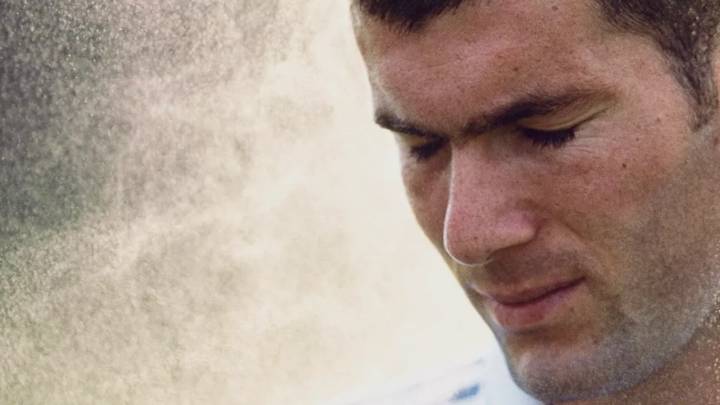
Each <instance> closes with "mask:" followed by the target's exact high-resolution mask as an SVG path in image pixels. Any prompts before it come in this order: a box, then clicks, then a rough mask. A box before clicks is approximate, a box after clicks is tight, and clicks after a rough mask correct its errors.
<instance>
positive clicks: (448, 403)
mask: <svg viewBox="0 0 720 405" xmlns="http://www.w3.org/2000/svg"><path fill="white" fill-rule="evenodd" d="M346 404H347V405H541V403H540V402H538V401H537V400H535V399H533V398H532V397H530V396H529V395H527V394H526V393H525V392H523V391H522V390H521V389H520V388H518V386H517V385H516V384H515V382H514V381H513V380H512V377H511V376H510V371H509V370H508V368H507V365H506V363H505V359H504V357H503V355H502V353H501V351H500V348H499V347H498V346H497V345H494V346H493V347H492V348H491V349H490V350H488V351H487V352H485V353H484V354H483V355H481V356H480V357H479V358H478V359H476V360H475V361H473V362H471V363H469V364H465V365H462V366H459V367H455V368H452V369H450V370H447V371H444V372H442V373H438V374H437V375H436V376H434V377H430V378H425V379H420V380H419V381H417V382H415V383H412V384H409V385H407V386H405V387H401V388H399V389H395V390H390V392H387V393H384V394H380V395H376V396H370V397H367V398H365V399H364V400H361V401H351V402H346Z"/></svg>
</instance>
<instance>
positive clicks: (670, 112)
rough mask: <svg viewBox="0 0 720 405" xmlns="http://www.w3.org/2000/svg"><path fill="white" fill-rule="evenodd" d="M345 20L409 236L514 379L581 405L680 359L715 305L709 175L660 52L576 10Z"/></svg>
mask: <svg viewBox="0 0 720 405" xmlns="http://www.w3.org/2000/svg"><path fill="white" fill-rule="evenodd" d="M356 17H357V20H356V33H357V36H358V42H359V44H360V48H361V51H362V53H363V56H364V58H365V61H366V63H367V66H368V71H369V76H370V82H371V85H372V89H373V94H374V99H375V104H376V108H377V110H378V117H379V119H378V121H379V123H380V124H381V125H383V126H385V127H388V128H391V129H393V130H394V132H395V133H396V137H397V140H398V144H399V146H400V150H401V159H402V173H403V179H404V183H405V186H406V188H407V193H408V196H409V199H410V202H411V205H412V207H413V210H414V212H415V215H416V217H417V219H418V222H419V224H420V225H421V227H422V229H423V230H424V231H425V233H426V234H427V236H428V237H429V238H430V239H431V241H432V242H433V243H434V244H435V246H436V247H437V248H438V250H439V251H440V252H441V253H442V255H443V257H444V258H445V260H446V261H447V263H448V264H449V266H450V268H451V269H452V270H453V272H454V274H455V275H456V277H457V278H458V280H459V281H460V283H461V284H462V286H463V288H464V289H465V291H466V293H467V295H468V297H469V298H470V300H471V301H472V303H473V305H474V306H475V308H476V309H477V310H478V312H479V313H480V314H481V315H482V316H483V318H484V319H485V320H486V321H487V323H488V324H489V325H490V327H491V329H492V330H493V332H494V333H495V335H496V337H497V338H498V340H499V341H500V343H501V345H502V347H503V350H504V351H505V354H506V357H507V360H508V364H509V366H510V368H511V370H512V372H513V375H514V376H515V378H516V380H517V382H518V383H519V384H520V385H521V386H522V387H523V388H524V389H526V390H527V391H529V392H530V393H531V394H534V395H535V396H536V397H538V398H541V399H545V400H549V401H562V400H571V399H581V398H591V397H596V396H601V395H606V394H611V393H613V392H617V391H620V390H624V389H627V388H629V387H632V386H634V385H637V384H639V383H640V382H642V381H643V380H645V379H646V378H647V377H648V376H649V375H651V374H652V373H653V372H655V371H657V370H658V369H659V368H660V367H661V366H663V365H664V364H666V363H667V362H668V361H670V360H671V359H672V358H673V357H674V356H675V355H676V354H678V353H679V352H681V350H682V349H683V347H684V346H685V345H686V344H687V343H688V342H689V341H690V339H691V337H692V336H693V335H694V334H695V333H696V332H697V331H698V330H699V329H700V328H702V327H703V324H704V323H705V320H706V319H707V317H708V315H709V314H710V313H711V312H712V311H713V310H714V308H715V298H716V297H715V296H714V291H716V290H718V285H720V282H719V277H718V273H719V271H718V267H717V263H716V262H717V260H716V257H717V255H718V253H719V252H720V250H719V249H718V246H717V243H716V242H715V238H716V235H720V229H719V224H720V220H719V219H718V218H720V217H719V216H718V209H717V206H718V205H719V204H717V198H718V197H717V196H720V193H719V191H720V190H718V188H720V187H718V186H719V185H720V181H719V180H720V179H719V178H718V177H720V176H718V173H719V170H718V165H717V160H718V159H717V144H716V137H715V133H714V132H715V131H712V130H711V128H710V127H706V128H705V129H702V130H697V131H695V130H693V116H692V112H693V110H692V107H691V105H690V103H689V101H688V100H689V98H688V95H687V92H686V91H685V90H683V89H682V88H681V87H680V85H679V84H678V82H677V80H676V78H675V76H673V74H672V73H671V69H670V67H669V66H670V65H669V64H668V62H667V59H666V58H665V56H664V54H663V53H662V52H661V51H660V50H659V49H658V48H657V47H656V46H655V45H654V43H653V42H652V41H651V40H650V39H648V38H645V37H641V36H637V35H632V34H629V33H621V32H618V31H615V30H614V29H612V28H610V27H609V26H608V25H607V24H606V23H605V22H604V20H603V19H602V17H601V15H600V13H599V11H598V10H597V9H596V8H595V7H594V6H593V4H591V3H590V2H585V1H582V2H559V1H558V2H556V1H519V0H510V1H503V2H468V4H466V5H464V6H462V7H461V8H460V9H459V10H458V11H457V12H456V13H450V14H446V15H443V16H440V17H438V18H436V19H434V20H432V21H431V22H430V23H429V24H428V25H427V26H425V27H424V28H423V29H422V30H420V31H418V32H413V33H401V32H399V31H398V30H397V29H396V28H394V27H391V26H388V25H386V24H385V23H382V22H378V21H375V20H373V19H371V18H369V17H366V16H363V15H357V16H356Z"/></svg>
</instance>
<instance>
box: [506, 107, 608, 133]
mask: <svg viewBox="0 0 720 405" xmlns="http://www.w3.org/2000/svg"><path fill="white" fill-rule="evenodd" d="M607 109H608V108H607V106H597V107H596V108H588V109H586V110H585V111H583V112H582V113H581V114H573V113H575V112H577V110H578V108H570V109H569V110H566V111H559V112H556V113H551V114H548V115H544V116H537V117H532V118H528V119H525V120H521V121H518V123H517V124H518V126H519V127H521V128H529V129H533V130H535V131H541V132H554V131H567V130H570V129H574V128H577V127H579V126H580V125H582V124H584V123H586V122H588V121H590V120H593V119H595V118H597V117H598V116H599V115H601V114H603V113H604V112H606V111H607ZM565 117H566V118H565Z"/></svg>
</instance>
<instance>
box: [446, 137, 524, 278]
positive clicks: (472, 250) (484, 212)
mask: <svg viewBox="0 0 720 405" xmlns="http://www.w3.org/2000/svg"><path fill="white" fill-rule="evenodd" d="M486 155H487V153H483V151H482V150H478V148H476V147H471V146H466V147H462V148H459V149H458V150H455V151H453V155H452V162H451V176H450V189H449V195H448V203H447V207H446V212H445V223H444V229H443V231H444V234H443V243H444V248H445V251H446V253H447V254H448V255H449V256H450V257H451V258H452V259H453V260H454V261H456V262H457V263H459V264H462V265H465V266H481V265H483V264H484V263H486V262H487V261H488V260H489V259H490V258H491V256H492V254H493V253H495V252H497V251H499V250H502V249H505V248H509V247H512V246H516V245H521V244H524V243H527V242H529V241H530V240H532V239H533V238H534V236H535V229H534V225H533V223H532V222H533V221H532V217H531V213H530V212H528V211H527V209H528V207H524V206H523V205H524V204H523V199H524V197H523V190H522V189H521V187H523V183H524V182H523V181H522V179H521V178H519V176H521V175H522V173H518V171H517V169H516V167H515V166H516V165H513V163H511V162H506V161H503V160H501V159H496V158H489V157H488V156H486Z"/></svg>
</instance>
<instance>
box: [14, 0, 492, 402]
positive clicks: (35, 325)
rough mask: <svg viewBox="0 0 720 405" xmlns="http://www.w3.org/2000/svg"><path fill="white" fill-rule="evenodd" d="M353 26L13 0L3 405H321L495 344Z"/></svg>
mask: <svg viewBox="0 0 720 405" xmlns="http://www.w3.org/2000/svg"><path fill="white" fill-rule="evenodd" d="M347 8H348V5H347V3H346V2H345V1H328V0H322V1H320V0H308V1H297V0H295V1H289V0H277V1H259V0H236V1H220V0H217V1H213V0H205V1H200V2H192V3H190V2H180V1H170V0H155V1H148V2H134V1H131V0H125V1H112V2H100V1H90V0H83V1H81V0H66V1H60V2H56V3H55V2H54V3H53V5H43V4H37V5H30V4H29V3H27V2H22V1H8V2H5V3H4V5H2V6H0V19H3V22H4V24H3V25H4V27H5V28H4V30H3V31H2V32H0V51H2V52H9V54H10V55H12V57H8V56H7V54H4V55H5V56H6V59H5V62H3V63H4V64H8V63H10V62H8V61H10V60H12V61H14V62H12V63H17V64H18V65H17V66H22V67H23V68H22V69H21V68H17V69H16V71H17V72H20V73H17V72H16V74H15V76H12V74H10V76H3V77H4V78H5V79H3V80H6V79H7V77H11V78H13V83H15V84H13V85H11V84H10V82H9V81H7V80H6V81H5V82H3V83H2V85H3V87H2V88H0V95H1V96H2V99H0V100H2V102H3V105H2V107H3V114H4V115H3V130H2V131H3V132H2V139H3V142H6V143H11V144H12V142H15V143H14V145H22V147H20V146H18V147H17V148H15V149H13V148H10V149H8V150H9V151H10V152H6V154H8V156H5V157H3V159H4V160H5V161H7V160H8V159H9V160H10V161H12V162H14V163H13V164H12V165H10V166H7V167H5V166H4V167H5V169H4V171H3V174H2V181H3V184H4V190H6V192H5V194H4V197H3V205H4V206H3V212H4V213H5V214H4V218H3V226H2V229H1V230H2V237H3V239H2V241H3V254H2V260H1V261H0V265H1V266H2V267H1V268H0V270H1V271H2V273H1V274H2V275H1V277H0V297H1V298H0V304H1V305H0V352H2V353H3V356H2V359H0V403H22V404H49V403H52V404H97V403H103V404H126V403H130V404H316V403H324V402H326V401H330V400H335V399H338V398H343V397H348V396H354V395H361V396H362V393H371V392H373V391H374V390H376V389H377V388H378V387H381V386H387V385H388V384H390V385H392V382H393V381H403V380H404V379H405V377H407V376H412V375H417V374H422V373H425V372H428V371H431V370H433V369H436V368H442V367H445V366H448V365H452V364H458V363H462V362H465V361H469V360H471V359H472V358H473V356H474V355H475V354H477V353H478V352H479V351H481V350H482V349H483V346H484V345H485V344H486V343H487V342H488V339H489V335H488V332H487V331H486V329H485V327H484V325H483V324H482V321H481V320H480V318H479V317H478V316H477V315H476V314H475V313H474V311H473V310H472V309H471V308H470V306H469V304H467V303H466V301H465V298H464V297H463V295H462V293H461V291H460V289H459V288H458V287H457V286H456V285H455V282H454V280H453V279H452V277H451V276H450V274H449V272H448V271H447V270H446V269H445V266H444V264H443V263H442V262H441V260H440V259H439V257H438V256H437V255H436V253H435V252H434V251H433V250H432V248H431V246H430V244H429V243H428V242H427V241H426V240H425V239H424V237H423V236H422V235H421V232H420V230H419V229H418V228H417V226H416V225H415V223H414V221H413V219H412V216H411V213H410V209H409V207H408V205H407V203H406V201H405V197H404V194H403V190H402V187H401V183H400V179H399V170H398V165H397V162H396V151H395V147H394V144H393V140H392V136H391V135H390V134H388V133H385V132H383V131H380V130H378V129H376V128H375V127H374V126H373V124H372V123H371V116H372V113H371V105H370V95H369V89H368V85H367V81H366V77H365V73H364V70H363V66H362V64H361V61H360V58H359V55H358V52H357V50H356V48H355V44H354V41H353V38H352V32H351V27H350V17H349V13H348V9H347ZM3 13H5V14H4V15H3ZM23 69H26V70H27V71H30V72H32V74H27V75H26V74H25V73H23V72H25V70H23ZM6 70H7V69H6ZM9 71H10V72H12V69H10V70H9ZM25 76H27V77H30V79H27V78H24V77H25ZM12 86H16V87H12ZM36 124H37V125H36ZM28 139H30V140H28ZM26 144H27V145H26ZM0 160H1V159H0ZM18 162H19V163H18Z"/></svg>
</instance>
